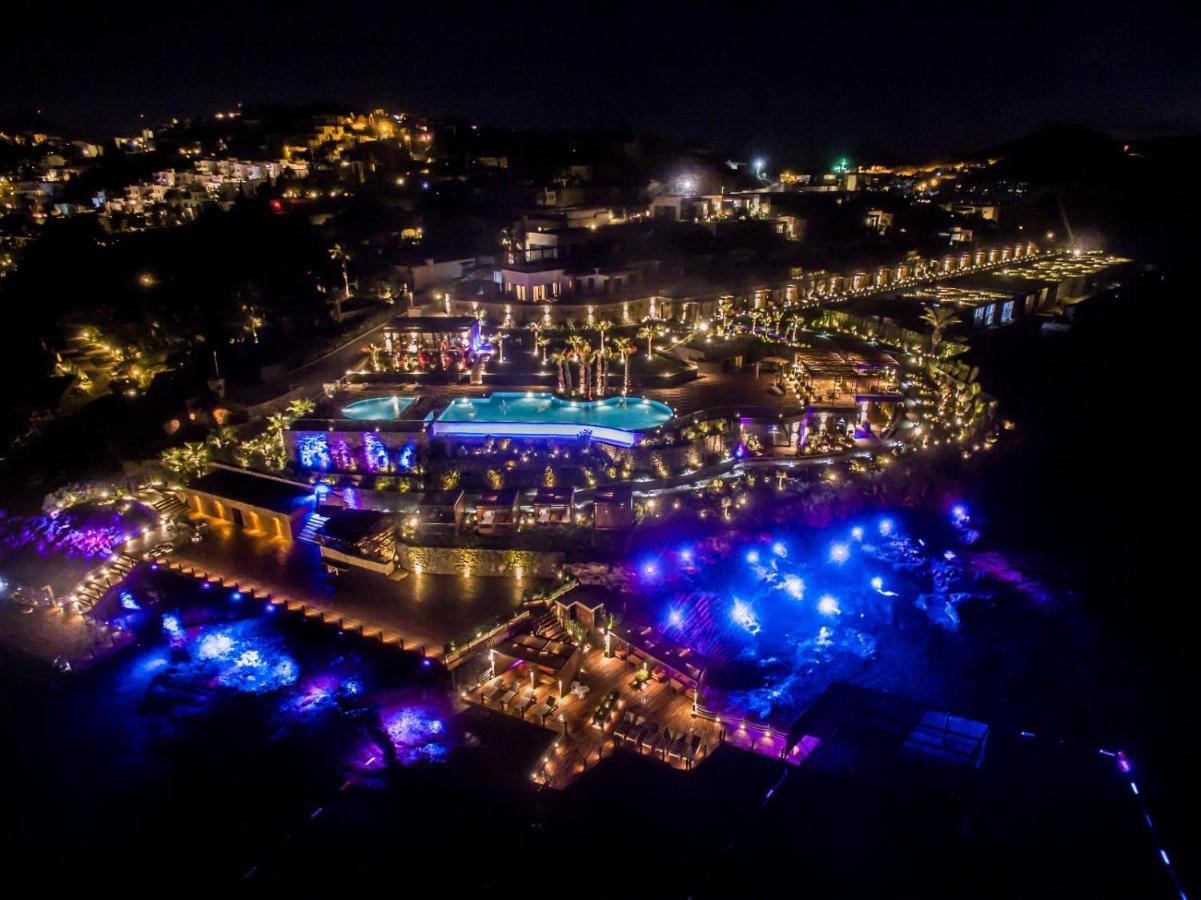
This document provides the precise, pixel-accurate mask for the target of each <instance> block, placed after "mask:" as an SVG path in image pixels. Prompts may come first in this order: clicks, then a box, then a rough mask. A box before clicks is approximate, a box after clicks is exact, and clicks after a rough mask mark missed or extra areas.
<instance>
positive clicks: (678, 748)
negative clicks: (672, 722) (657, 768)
mask: <svg viewBox="0 0 1201 900" xmlns="http://www.w3.org/2000/svg"><path fill="white" fill-rule="evenodd" d="M687 746H688V735H687V734H681V735H678V736H677V737H676V739H675V740H674V741H672V742H671V746H670V747H668V748H667V755H668V757H669V758H673V757H674V758H675V759H681V758H682V757H683V756H684V748H685V747H687Z"/></svg>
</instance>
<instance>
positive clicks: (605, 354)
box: [594, 335, 610, 400]
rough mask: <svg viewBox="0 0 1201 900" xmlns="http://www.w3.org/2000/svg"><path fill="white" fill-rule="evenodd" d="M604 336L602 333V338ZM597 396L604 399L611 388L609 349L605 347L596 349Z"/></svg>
mask: <svg viewBox="0 0 1201 900" xmlns="http://www.w3.org/2000/svg"><path fill="white" fill-rule="evenodd" d="M603 337H604V336H603V335H602V338H603ZM594 358H595V360H596V396H597V398H599V399H601V400H603V399H604V398H605V393H606V392H607V391H608V388H609V358H610V353H609V351H607V350H605V349H604V348H603V347H602V348H601V349H599V350H597V351H596V355H595V357H594Z"/></svg>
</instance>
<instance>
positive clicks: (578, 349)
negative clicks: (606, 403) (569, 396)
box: [567, 334, 592, 391]
mask: <svg viewBox="0 0 1201 900" xmlns="http://www.w3.org/2000/svg"><path fill="white" fill-rule="evenodd" d="M567 345H568V346H569V347H570V348H571V357H572V359H574V360H575V362H576V365H577V366H578V367H579V374H580V379H579V384H580V390H581V391H585V390H587V384H588V358H589V354H590V353H591V350H592V345H591V344H589V343H588V341H587V339H585V338H583V337H581V336H580V335H578V334H573V335H571V337H569V338H568V339H567ZM568 380H569V381H570V379H568Z"/></svg>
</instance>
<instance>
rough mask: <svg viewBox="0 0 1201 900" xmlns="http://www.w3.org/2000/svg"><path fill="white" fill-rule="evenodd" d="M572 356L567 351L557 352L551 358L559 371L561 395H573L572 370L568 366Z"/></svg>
mask: <svg viewBox="0 0 1201 900" xmlns="http://www.w3.org/2000/svg"><path fill="white" fill-rule="evenodd" d="M569 358H570V354H569V352H568V351H567V350H556V351H555V352H554V354H553V355H552V356H551V359H552V360H554V363H555V367H556V368H557V369H558V370H559V393H560V394H564V395H566V394H570V393H571V368H570V367H569V365H568V359H569Z"/></svg>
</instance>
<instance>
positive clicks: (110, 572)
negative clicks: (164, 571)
mask: <svg viewBox="0 0 1201 900" xmlns="http://www.w3.org/2000/svg"><path fill="white" fill-rule="evenodd" d="M137 565H138V560H136V559H134V558H133V557H132V556H130V555H129V554H127V553H121V554H119V555H118V556H117V558H116V559H115V560H113V561H112V562H110V563H108V565H106V566H104V568H103V569H101V570H97V571H96V572H94V573H92V574H90V575H88V576H87V577H86V578H85V579H84V580H83V581H81V582H80V583H79V584H78V585H76V587H75V590H74V591H72V592H71V596H72V597H73V598H74V599H75V602H76V603H77V604H78V605H79V610H80V612H87V611H88V610H90V609H91V608H92V607H94V606H95V605H96V604H97V603H99V602H100V598H101V597H103V596H104V595H105V594H107V593H108V592H109V591H110V590H112V589H113V588H114V587H116V586H117V585H119V584H120V583H121V582H122V581H124V580H125V578H126V577H127V576H128V575H129V573H130V572H132V571H133V570H134V567H136V566H137ZM101 572H103V574H101Z"/></svg>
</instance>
